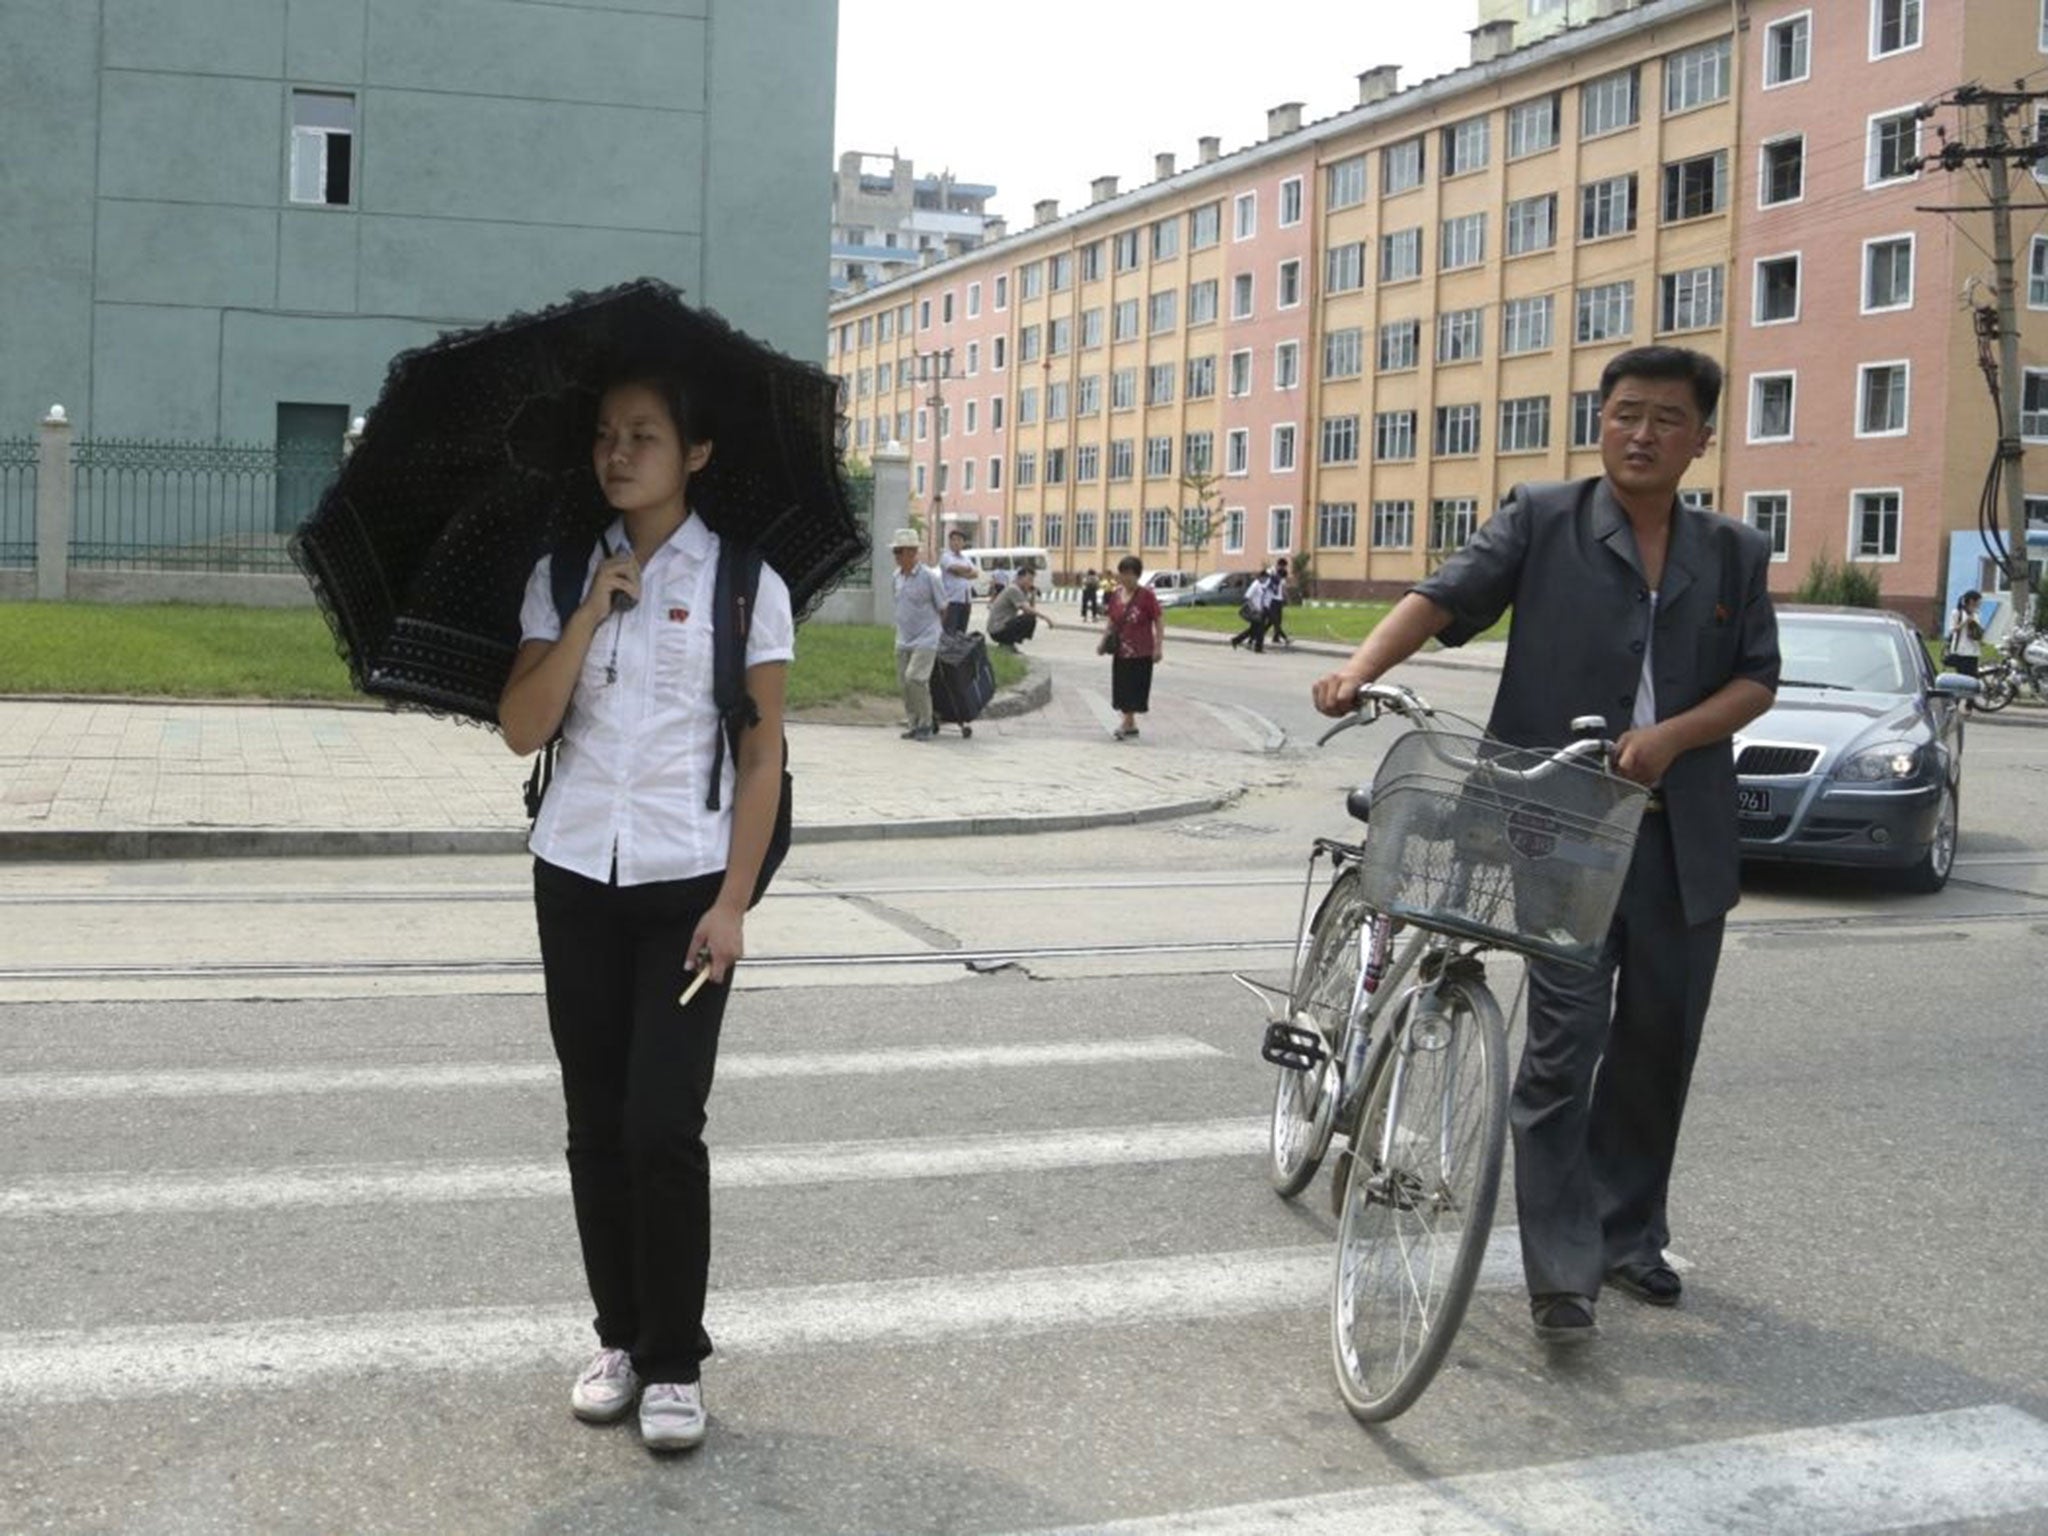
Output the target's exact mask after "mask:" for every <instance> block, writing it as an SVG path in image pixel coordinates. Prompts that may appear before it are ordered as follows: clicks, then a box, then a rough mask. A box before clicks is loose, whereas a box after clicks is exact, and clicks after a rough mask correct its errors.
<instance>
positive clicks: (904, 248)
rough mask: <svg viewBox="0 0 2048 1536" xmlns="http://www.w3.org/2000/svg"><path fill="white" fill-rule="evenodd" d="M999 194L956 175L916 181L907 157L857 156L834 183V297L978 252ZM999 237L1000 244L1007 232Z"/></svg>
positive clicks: (842, 164) (844, 161)
mask: <svg viewBox="0 0 2048 1536" xmlns="http://www.w3.org/2000/svg"><path fill="white" fill-rule="evenodd" d="M995 192H996V189H995V188H994V187H991V186H986V185H983V184H979V183H975V182H966V181H955V180H954V179H953V173H952V172H951V171H941V172H939V174H938V175H936V176H916V175H914V174H913V172H912V168H911V163H910V162H909V161H908V160H906V159H904V158H903V157H902V156H901V155H897V154H893V153H892V154H887V155H873V154H867V153H864V152H862V151H860V150H849V151H848V152H847V153H845V154H843V155H841V156H840V157H839V170H838V173H837V174H836V175H834V176H833V178H832V292H833V293H835V294H843V293H846V292H848V291H849V290H851V289H852V288H853V287H854V286H855V285H856V284H857V283H864V284H869V285H872V284H874V283H880V282H886V281H888V280H889V279H890V278H892V277H900V276H901V275H902V274H903V273H905V272H908V271H912V270H914V269H915V268H916V267H917V266H918V265H919V263H920V262H924V261H927V260H929V261H943V260H945V259H946V258H947V257H949V256H959V255H962V254H964V253H965V252H967V251H971V250H973V249H975V248H976V247H977V246H979V245H980V244H981V242H982V240H983V238H984V229H983V226H984V225H985V224H986V223H987V220H988V216H987V211H986V210H987V205H988V200H989V199H990V198H991V197H993V196H995ZM998 222H1000V221H998ZM993 233H994V235H995V236H996V237H1000V235H1001V234H1002V230H1001V229H1000V228H999V229H997V230H995V231H994V232H993ZM926 251H930V252H931V253H932V255H931V256H930V257H929V258H927V257H925V256H924V255H923V254H922V253H923V252H926Z"/></svg>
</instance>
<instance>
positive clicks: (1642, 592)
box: [1414, 477, 1778, 923]
mask: <svg viewBox="0 0 2048 1536" xmlns="http://www.w3.org/2000/svg"><path fill="white" fill-rule="evenodd" d="M1672 516H1673V521H1672V526H1671V546H1670V549H1669V551H1668V552H1667V553H1666V555H1665V560H1664V580H1663V585H1662V587H1660V588H1659V590H1658V594H1657V605H1656V629H1655V634H1654V636H1653V635H1652V633H1651V624H1650V615H1651V607H1650V592H1649V583H1648V580H1647V579H1646V578H1645V576H1644V574H1643V566H1642V560H1641V557H1640V556H1639V555H1638V554H1637V552H1636V543H1635V535H1634V534H1633V533H1632V532H1631V531H1630V528H1629V524H1628V518H1627V515H1626V514H1625V513H1624V512H1623V511H1622V509H1621V506H1620V504H1619V503H1618V502H1617V501H1616V500H1615V499H1614V495H1613V493H1612V491H1611V490H1610V489H1609V488H1608V485H1607V481H1606V479H1605V478H1604V477H1602V478H1599V479H1594V480H1582V481H1574V482H1568V483H1553V484H1544V485H1523V486H1517V487H1516V488H1515V489H1514V490H1513V491H1511V492H1510V493H1509V494H1508V499H1507V500H1506V501H1505V502H1503V503H1502V504H1501V507H1500V510H1499V511H1498V512H1496V513H1495V514H1494V515H1493V517H1492V518H1491V519H1490V520H1489V521H1488V522H1487V524H1486V526H1485V527H1483V528H1481V529H1480V530H1479V531H1478V533H1476V534H1475V535H1474V536H1473V538H1472V541H1471V543H1469V544H1467V545H1466V546H1465V548H1463V549H1461V550H1460V551H1458V553H1456V554H1455V555H1453V556H1452V557H1451V558H1450V559H1449V560H1447V561H1445V562H1444V564H1443V566H1442V568H1441V569H1439V570H1438V571H1437V572H1436V574H1435V575H1433V576H1430V577H1429V578H1428V579H1426V580H1424V581H1422V582H1420V583H1418V584H1417V585H1416V587H1415V589H1414V590H1415V591H1417V592H1420V593H1422V594H1423V595H1424V596H1425V597H1428V598H1430V599H1432V600H1433V601H1435V602H1436V603H1438V604H1440V605H1441V606H1443V607H1445V608H1448V609H1449V610H1450V611H1451V614H1452V618H1451V623H1450V625H1449V627H1447V628H1446V629H1445V630H1444V632H1443V634H1442V635H1441V636H1440V638H1441V639H1442V641H1443V643H1444V644H1445V645H1462V644H1463V643H1464V642H1465V641H1466V640H1469V639H1470V638H1471V637H1472V636H1473V635H1475V634H1477V633H1479V632H1480V631H1481V630H1484V629H1487V628H1489V627H1491V626H1492V625H1493V624H1494V623H1495V622H1497V621H1498V620H1499V618H1500V616H1501V614H1502V613H1504V612H1505V611H1507V609H1508V608H1510V607H1512V608H1513V609H1514V619H1513V621H1512V623H1511V625H1510V627H1509V630H1508V654H1507V664H1506V666H1505V667H1504V668H1503V670H1502V672H1501V680H1500V690H1499V692H1498V693H1497V694H1496V695H1495V696H1494V704H1493V715H1492V718H1491V720H1490V721H1489V723H1488V726H1487V729H1488V731H1490V732H1491V733H1492V734H1493V735H1495V736H1497V737H1499V738H1500V739H1501V740H1503V741H1510V742H1513V743H1515V744H1516V745H1518V746H1531V747H1550V746H1557V745H1560V744H1562V743H1563V742H1565V741H1568V740H1569V739H1570V724H1571V720H1572V717H1573V716H1575V715H1601V716H1604V717H1605V718H1606V721H1607V729H1608V734H1609V735H1610V736H1619V735H1620V734H1621V733H1622V732H1623V731H1625V730H1627V729H1628V728H1629V725H1630V716H1631V714H1632V712H1633V711H1634V708H1635V696H1636V689H1637V687H1638V685H1639V683H1640V681H1641V677H1642V668H1643V648H1644V646H1645V645H1646V644H1648V645H1651V647H1652V649H1651V667H1652V678H1653V681H1654V684H1655V689H1654V691H1655V695H1656V703H1657V718H1658V719H1660V720H1665V719H1669V718H1670V717H1671V716H1673V715H1676V714H1682V713H1683V712H1684V711H1686V710H1688V709H1691V708H1692V707H1693V706H1694V705H1696V704H1698V703H1700V702H1701V701H1702V700H1703V699H1705V698H1706V697H1707V696H1708V695H1709V694H1711V693H1713V692H1715V691H1716V690H1717V689H1719V688H1721V687H1722V686H1724V685H1725V684H1727V683H1728V682H1729V681H1730V680H1732V679H1734V678H1738V677H1744V678H1749V679H1750V680H1752V681H1754V682H1757V683H1761V684H1762V685H1763V686H1764V687H1766V688H1769V689H1772V690H1773V691H1775V690H1776V689H1777V686H1778V623H1777V617H1776V615H1775V613H1774V612H1773V610H1772V608H1771V598H1770V593H1769V591H1768V589H1767V587H1766V580H1765V578H1766V572H1767V571H1768V569H1769V565H1770V545H1769V543H1768V541H1767V540H1766V539H1765V538H1764V536H1763V535H1762V534H1761V533H1759V532H1758V531H1757V530H1755V529H1754V528H1750V527H1747V526H1745V525H1744V524H1742V523H1739V522H1737V521H1736V520H1735V519H1733V518H1731V517H1725V516H1723V515H1721V514H1719V513H1716V512H1699V511H1694V510H1692V509H1690V508H1687V507H1677V508H1674V509H1673V514H1672ZM1662 794H1663V798H1664V804H1665V814H1666V815H1667V816H1668V817H1669V819H1670V824H1671V835H1672V844H1673V847H1674V849H1675V851H1676V855H1677V864H1678V878H1679V885H1680V894H1681V896H1682V898H1683V900H1684V903H1685V915H1686V921H1687V922H1689V923H1702V922H1706V921H1708V920H1709V919H1711V918H1715V917H1719V916H1720V915H1721V914H1723V913H1724V912H1726V911H1727V910H1728V909H1729V908H1730V907H1732V906H1734V905H1735V902H1736V900H1737V897H1738V894H1739V891H1738V879H1739V874H1740V849H1739V844H1738V842H1737V840H1736V826H1735V759H1734V753H1733V751H1732V750H1731V748H1730V745H1729V743H1728V742H1726V741H1721V742H1717V743H1714V744H1713V745H1711V746H1706V747H1700V748H1697V749H1695V750H1694V751H1691V752H1687V753H1685V754H1684V755H1683V756H1681V757H1680V758H1679V759H1678V760H1677V761H1675V762H1674V763H1672V765H1671V769H1670V771H1669V772H1668V773H1666V774H1665V776H1664V783H1663V785H1662Z"/></svg>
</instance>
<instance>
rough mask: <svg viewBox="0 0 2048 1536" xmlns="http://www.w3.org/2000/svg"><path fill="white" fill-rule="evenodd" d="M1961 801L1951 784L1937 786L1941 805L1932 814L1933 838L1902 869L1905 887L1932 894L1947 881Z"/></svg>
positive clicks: (1951, 866) (1954, 850) (1951, 865)
mask: <svg viewBox="0 0 2048 1536" xmlns="http://www.w3.org/2000/svg"><path fill="white" fill-rule="evenodd" d="M1960 812H1961V800H1960V798H1959V797H1958V795H1957V793H1956V787H1955V785H1953V784H1944V785H1942V787H1941V804H1940V806H1939V808H1938V809H1937V810H1936V812H1935V816H1934V838H1933V840H1932V841H1931V842H1929V843H1928V845H1927V851H1926V852H1925V853H1923V854H1921V855H1920V860H1919V862H1918V863H1916V864H1912V865H1909V866H1908V867H1907V869H1906V888H1907V889H1908V890H1912V891H1920V892H1923V893H1928V894H1932V893H1933V892H1935V891H1938V890H1940V889H1941V888H1942V887H1943V886H1945V885H1947V884H1948V875H1949V871H1950V870H1951V869H1953V868H1954V867H1955V862H1956V832H1957V828H1958V826H1959V824H1960V822H1961V815H1960Z"/></svg>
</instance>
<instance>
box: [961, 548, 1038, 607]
mask: <svg viewBox="0 0 2048 1536" xmlns="http://www.w3.org/2000/svg"><path fill="white" fill-rule="evenodd" d="M961 553H962V554H964V555H965V556H967V558H968V559H970V560H972V561H973V562H974V568H975V569H976V570H978V571H980V572H981V580H979V581H977V582H976V583H975V584H974V595H975V596H976V597H987V596H988V573H989V572H990V571H1012V572H1015V571H1021V570H1024V569H1026V568H1027V567H1028V568H1029V569H1031V570H1033V571H1035V572H1037V573H1038V586H1039V590H1040V591H1043V590H1044V589H1045V582H1046V573H1047V572H1048V571H1050V570H1051V569H1052V556H1051V555H1049V554H1047V553H1046V551H1045V550H1043V549H1041V548H1039V547H1038V546H1037V545H1036V544H1020V545H1016V546H1013V547H1011V548H1007V549H994V548H991V549H965V550H962V551H961Z"/></svg>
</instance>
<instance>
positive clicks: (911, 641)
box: [889, 528, 946, 741]
mask: <svg viewBox="0 0 2048 1536" xmlns="http://www.w3.org/2000/svg"><path fill="white" fill-rule="evenodd" d="M923 548H924V540H923V539H922V538H920V537H919V536H918V532H917V530H916V529H915V528H898V529H897V530H896V532H895V533H894V534H893V535H891V537H890V540H889V552H890V553H891V554H893V555H894V556H895V557H896V576H895V588H896V681H897V684H898V685H899V686H900V687H901V688H902V689H903V708H904V710H905V712H906V713H907V714H908V716H909V726H910V728H909V729H908V730H906V731H905V732H904V733H903V739H904V740H905V741H930V740H931V739H932V737H933V736H934V735H935V734H936V733H937V730H938V727H937V724H936V723H935V722H934V720H933V718H932V667H933V666H934V664H936V662H937V661H938V658H939V635H940V633H941V632H942V631H943V630H944V628H945V621H946V587H945V582H944V581H943V580H942V579H941V578H940V576H939V573H938V572H937V571H935V570H933V569H932V568H931V567H930V566H928V565H926V564H925V563H924V561H923V560H922V559H920V558H919V556H920V552H921V551H922V550H923Z"/></svg>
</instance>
